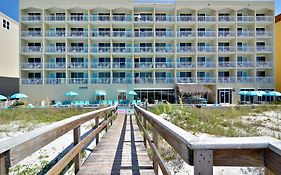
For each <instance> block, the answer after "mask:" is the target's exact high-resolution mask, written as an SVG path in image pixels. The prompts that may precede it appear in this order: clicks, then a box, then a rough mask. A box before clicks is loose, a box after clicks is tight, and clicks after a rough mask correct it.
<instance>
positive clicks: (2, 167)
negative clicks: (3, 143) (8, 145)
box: [0, 151, 10, 175]
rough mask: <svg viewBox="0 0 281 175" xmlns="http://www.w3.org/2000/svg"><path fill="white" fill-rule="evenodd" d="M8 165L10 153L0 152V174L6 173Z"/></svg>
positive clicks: (6, 174)
mask: <svg viewBox="0 0 281 175" xmlns="http://www.w3.org/2000/svg"><path fill="white" fill-rule="evenodd" d="M9 167H10V153H9V151H6V152H4V153H2V154H0V175H8V174H9Z"/></svg>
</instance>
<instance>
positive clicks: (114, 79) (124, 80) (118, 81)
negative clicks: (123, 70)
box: [112, 78, 133, 84]
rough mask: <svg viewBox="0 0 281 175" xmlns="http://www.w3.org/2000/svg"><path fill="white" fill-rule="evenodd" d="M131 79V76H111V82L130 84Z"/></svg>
mask: <svg viewBox="0 0 281 175" xmlns="http://www.w3.org/2000/svg"><path fill="white" fill-rule="evenodd" d="M132 82H133V81H132V79H131V78H113V79H112V83H114V84H131V83H132Z"/></svg>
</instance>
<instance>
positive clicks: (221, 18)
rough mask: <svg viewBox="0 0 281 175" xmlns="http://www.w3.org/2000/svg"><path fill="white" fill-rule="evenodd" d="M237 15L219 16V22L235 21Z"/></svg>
mask: <svg viewBox="0 0 281 175" xmlns="http://www.w3.org/2000/svg"><path fill="white" fill-rule="evenodd" d="M235 21H236V17H235V16H218V22H235Z"/></svg>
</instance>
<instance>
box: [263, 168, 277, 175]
mask: <svg viewBox="0 0 281 175" xmlns="http://www.w3.org/2000/svg"><path fill="white" fill-rule="evenodd" d="M264 174H265V175H275V174H274V173H273V172H272V171H270V170H269V169H268V168H265V171H264Z"/></svg>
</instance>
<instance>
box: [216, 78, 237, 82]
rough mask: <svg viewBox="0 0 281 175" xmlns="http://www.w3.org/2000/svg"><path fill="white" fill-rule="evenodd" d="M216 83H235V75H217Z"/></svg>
mask: <svg viewBox="0 0 281 175" xmlns="http://www.w3.org/2000/svg"><path fill="white" fill-rule="evenodd" d="M218 83H236V78H235V77H219V78H218Z"/></svg>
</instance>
